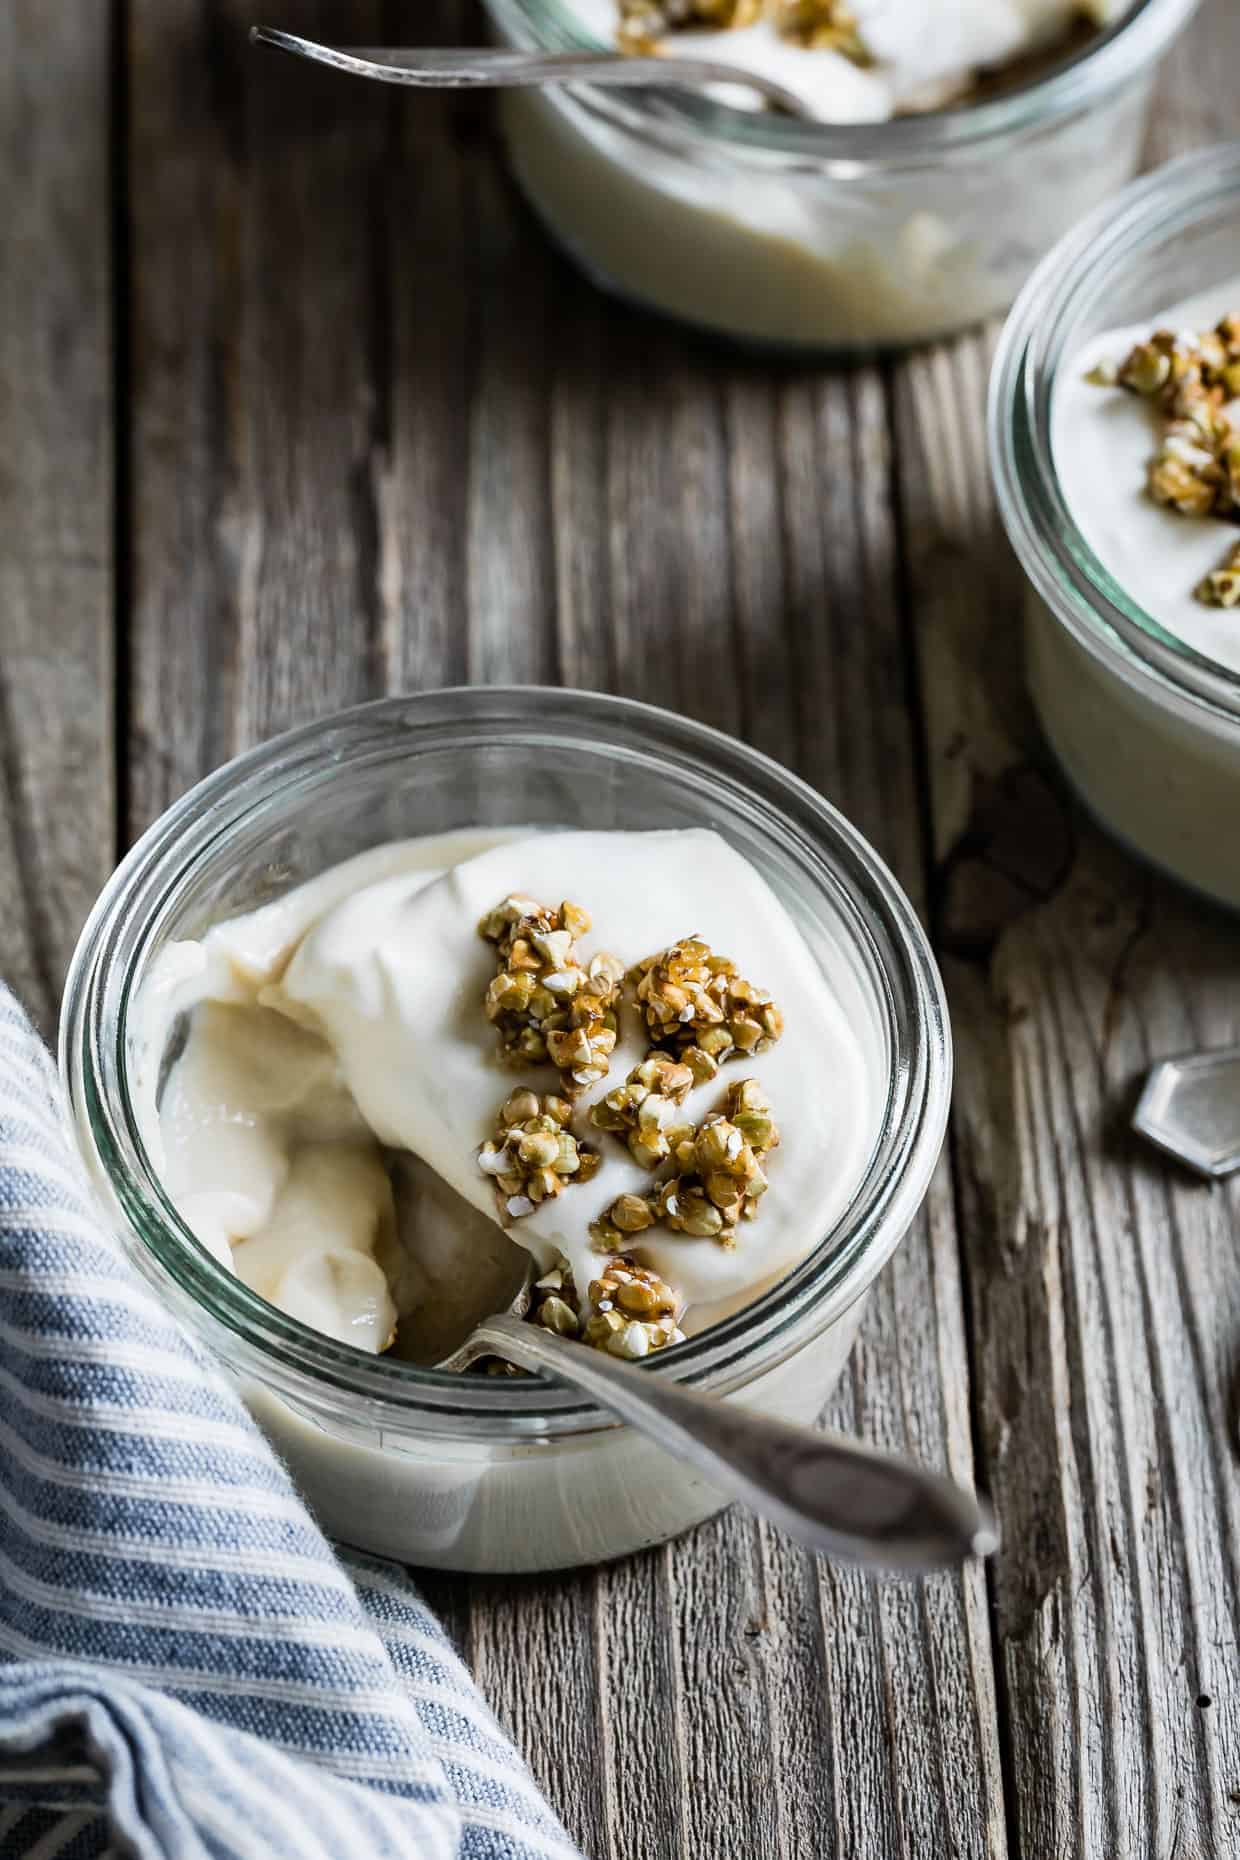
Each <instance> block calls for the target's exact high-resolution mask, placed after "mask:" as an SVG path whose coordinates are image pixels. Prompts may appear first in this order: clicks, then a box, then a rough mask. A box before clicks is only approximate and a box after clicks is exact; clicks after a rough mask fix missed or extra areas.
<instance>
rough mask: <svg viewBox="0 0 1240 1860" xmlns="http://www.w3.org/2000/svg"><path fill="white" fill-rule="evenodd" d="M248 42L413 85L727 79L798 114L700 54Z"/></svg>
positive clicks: (784, 99)
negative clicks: (678, 55)
mask: <svg viewBox="0 0 1240 1860" xmlns="http://www.w3.org/2000/svg"><path fill="white" fill-rule="evenodd" d="M250 39H251V41H252V42H253V43H254V44H255V45H270V46H274V47H275V49H276V50H277V51H280V52H293V53H294V54H295V55H296V56H297V57H299V58H308V59H310V60H311V61H312V62H313V63H314V64H319V65H327V66H329V67H330V68H331V69H332V70H333V71H342V72H345V73H346V74H347V75H349V76H351V77H364V78H373V79H375V80H376V81H377V82H379V83H381V84H405V85H409V86H411V87H412V88H414V89H421V90H497V89H509V88H512V87H514V86H515V87H522V86H527V87H528V86H530V85H534V86H541V85H544V84H580V83H590V84H611V85H627V84H638V85H650V84H671V85H673V86H676V85H680V86H685V87H687V88H689V89H691V90H702V89H705V88H706V87H707V86H709V85H711V84H729V85H731V86H732V87H733V88H734V89H735V88H736V86H738V85H739V86H741V88H743V89H745V90H750V91H754V92H756V93H757V95H758V96H760V97H762V98H763V99H764V100H765V101H766V102H767V103H768V104H771V105H772V106H773V107H774V108H775V109H777V110H780V111H782V112H783V113H784V114H785V115H788V116H804V115H805V113H806V112H805V104H804V102H803V101H802V99H801V98H799V97H798V96H797V95H796V93H795V91H790V90H787V89H785V87H784V86H783V85H782V84H778V83H776V82H775V80H774V79H773V78H768V77H765V76H763V75H762V74H761V73H759V72H754V71H746V70H744V69H742V68H741V67H739V66H736V65H731V64H724V63H721V62H716V61H713V60H710V59H705V58H660V57H650V58H646V57H635V56H631V55H629V54H628V53H620V52H537V51H535V52H527V51H504V50H497V49H495V48H493V47H489V46H482V47H475V46H461V47H459V48H456V49H453V48H449V47H444V46H428V47H426V48H422V47H419V46H396V45H359V46H350V47H348V48H347V49H346V48H345V47H344V46H340V45H321V44H319V43H318V41H317V40H315V39H302V38H299V37H298V36H297V34H296V33H292V32H280V31H278V30H277V29H276V28H275V27H274V26H251V28H250Z"/></svg>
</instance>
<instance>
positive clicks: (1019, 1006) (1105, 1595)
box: [894, 0, 1240, 1860]
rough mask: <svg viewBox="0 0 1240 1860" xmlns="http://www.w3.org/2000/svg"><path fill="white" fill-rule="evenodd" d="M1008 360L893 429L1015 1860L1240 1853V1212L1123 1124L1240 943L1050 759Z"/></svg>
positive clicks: (921, 360)
mask: <svg viewBox="0 0 1240 1860" xmlns="http://www.w3.org/2000/svg"><path fill="white" fill-rule="evenodd" d="M1237 55H1240V17H1237V15H1236V12H1235V9H1234V7H1232V6H1231V5H1230V4H1229V0H1216V3H1214V4H1207V6H1206V7H1205V9H1204V10H1203V13H1202V16H1201V18H1200V20H1199V22H1198V23H1197V25H1196V26H1195V28H1194V29H1193V31H1192V33H1191V34H1190V36H1189V37H1188V38H1187V39H1186V40H1185V42H1184V44H1183V46H1182V47H1181V48H1180V49H1179V50H1178V51H1177V53H1176V55H1175V57H1174V58H1173V60H1172V61H1171V62H1170V64H1169V67H1168V70H1167V73H1166V80H1165V90H1164V103H1163V107H1162V109H1161V110H1160V112H1159V115H1158V117H1157V126H1156V129H1155V133H1154V135H1153V138H1152V145H1153V147H1154V149H1155V151H1156V153H1157V154H1158V155H1159V156H1165V155H1167V154H1170V153H1173V152H1176V150H1177V149H1178V148H1180V147H1182V146H1185V145H1186V144H1188V143H1190V142H1197V141H1200V140H1201V139H1202V137H1203V135H1205V136H1208V135H1209V134H1210V133H1212V131H1217V132H1218V133H1223V131H1224V129H1226V130H1228V132H1230V130H1231V129H1232V128H1233V127H1234V103H1233V99H1232V97H1231V95H1230V75H1229V74H1230V73H1231V72H1234V70H1235V68H1236V64H1235V60H1236V57H1237ZM990 346H991V345H990V344H989V343H988V342H987V341H984V340H980V339H977V340H973V341H970V342H967V343H965V344H963V345H960V346H958V347H956V348H954V349H941V350H937V351H934V352H931V353H928V354H926V355H923V356H919V357H915V358H913V359H912V360H911V361H909V362H908V363H907V364H905V365H902V366H901V367H900V368H898V369H897V370H896V371H895V377H894V409H895V415H894V417H895V425H896V432H897V437H898V457H899V459H900V461H901V464H902V472H901V495H902V506H903V510H904V513H905V541H906V574H907V582H908V587H909V591H910V603H911V610H912V615H913V618H914V620H915V623H916V628H917V636H918V651H919V665H920V679H921V688H922V696H923V706H924V714H925V717H926V727H927V734H928V740H929V750H930V763H931V770H932V777H933V779H932V792H933V814H934V838H935V851H936V888H937V904H938V916H939V921H940V934H941V940H942V945H943V949H944V959H945V969H946V974H947V978H948V985H949V992H950V995H951V1002H952V1014H953V1021H954V1025H955V1029H956V1035H957V1044H958V1061H959V1063H958V1072H957V1079H958V1083H957V1092H956V1107H957V1109H956V1127H955V1150H954V1157H955V1165H956V1176H957V1184H958V1188H959V1205H960V1215H961V1223H962V1231H963V1234H964V1236H965V1239H966V1260H967V1282H968V1294H969V1296H968V1309H969V1312H970V1317H971V1324H972V1343H973V1354H974V1364H975V1374H976V1377H977V1399H978V1408H979V1416H980V1421H979V1441H980V1451H981V1464H982V1467H983V1470H984V1474H985V1477H986V1479H987V1481H988V1483H989V1484H990V1485H991V1487H992V1489H993V1491H994V1493H995V1496H996V1499H997V1502H998V1507H999V1513H1000V1518H1001V1522H1002V1526H1003V1531H1004V1537H1005V1544H1006V1547H1005V1551H1004V1553H1003V1555H1002V1557H1001V1558H1000V1559H999V1560H998V1561H997V1562H996V1564H995V1565H994V1568H993V1573H992V1584H993V1593H994V1600H995V1609H996V1631H997V1634H998V1641H999V1658H1000V1668H1001V1675H1002V1690H1003V1701H1004V1708H1005V1719H1006V1726H1005V1740H1006V1745H1007V1760H1008V1765H1009V1769H1008V1774H1009V1778H1010V1781H1011V1785H1012V1793H1013V1798H1014V1806H1013V1813H1014V1828H1015V1833H1016V1851H1017V1852H1018V1853H1020V1854H1022V1855H1031V1856H1034V1855H1036V1856H1039V1860H1040V1857H1041V1856H1043V1855H1052V1854H1069V1853H1071V1854H1091V1855H1092V1854H1108V1855H1109V1854H1116V1855H1119V1854H1123V1855H1125V1856H1133V1857H1134V1860H1135V1857H1137V1856H1141V1857H1145V1856H1148V1857H1149V1860H1154V1857H1155V1856H1158V1857H1159V1860H1163V1857H1164V1856H1168V1855H1172V1854H1177V1855H1178V1854H1182V1855H1185V1856H1187V1855H1194V1856H1195V1855H1202V1856H1204V1855H1207V1854H1209V1855H1214V1854H1222V1853H1224V1852H1227V1851H1230V1850H1231V1847H1232V1846H1233V1844H1234V1843H1235V1842H1236V1840H1237V1838H1238V1837H1240V1819H1238V1817H1240V1789H1238V1783H1240V1686H1238V1684H1237V1677H1238V1675H1237V1662H1236V1643H1237V1628H1238V1623H1240V1589H1238V1577H1237V1563H1238V1559H1240V1516H1238V1508H1237V1498H1236V1481H1235V1469H1234V1464H1233V1463H1232V1461H1231V1457H1230V1452H1229V1447H1228V1434H1229V1425H1230V1423H1229V1407H1230V1388H1231V1382H1232V1377H1233V1374H1234V1339H1235V1336H1236V1330H1237V1323H1238V1321H1240V1283H1238V1282H1237V1275H1236V1273H1235V1270H1234V1260H1235V1249H1234V1222H1235V1215H1236V1209H1237V1205H1238V1202H1240V1198H1238V1197H1237V1193H1236V1190H1235V1189H1234V1187H1229V1188H1224V1189H1219V1190H1217V1191H1214V1192H1213V1193H1212V1192H1210V1191H1209V1190H1206V1189H1203V1188H1201V1187H1200V1186H1197V1185H1195V1184H1193V1183H1191V1182H1190V1181H1188V1180H1187V1179H1186V1178H1184V1177H1182V1176H1180V1175H1177V1174H1176V1173H1175V1172H1174V1171H1173V1170H1171V1169H1170V1168H1167V1167H1164V1166H1162V1165H1160V1164H1159V1163H1158V1162H1157V1161H1156V1160H1155V1159H1154V1158H1153V1157H1152V1156H1151V1155H1149V1154H1148V1153H1146V1152H1143V1151H1142V1150H1141V1149H1140V1148H1139V1147H1138V1146H1137V1144H1136V1143H1135V1141H1134V1140H1133V1139H1132V1138H1131V1137H1129V1136H1128V1135H1127V1133H1126V1131H1125V1128H1124V1126H1125V1121H1126V1116H1127V1113H1128V1111H1129V1110H1130V1109H1131V1104H1132V1098H1133V1091H1134V1088H1135V1084H1136V1082H1137V1080H1138V1079H1139V1078H1140V1076H1141V1075H1142V1073H1143V1072H1144V1070H1145V1069H1146V1068H1147V1067H1148V1065H1149V1063H1150V1061H1151V1060H1152V1059H1153V1058H1155V1057H1157V1056H1159V1055H1160V1054H1164V1053H1167V1052H1174V1051H1177V1050H1182V1049H1184V1048H1185V1047H1191V1046H1195V1045H1199V1044H1202V1043H1214V1042H1222V1041H1228V1040H1234V1039H1236V1037H1237V1031H1236V1020H1237V1010H1236V1003H1235V990H1234V986H1233V984H1232V975H1233V972H1234V966H1235V929H1234V925H1233V924H1231V923H1229V922H1226V921H1224V920H1222V919H1220V918H1219V917H1218V916H1216V915H1215V914H1212V913H1210V912H1208V911H1207V910H1205V909H1204V908H1203V907H1200V906H1197V905H1194V904H1193V903H1192V902H1191V901H1189V900H1186V899H1185V898H1183V897H1182V896H1180V895H1179V894H1178V893H1177V892H1176V891H1175V890H1174V889H1173V888H1172V887H1170V886H1169V885H1166V884H1164V883H1162V882H1160V881H1157V880H1155V879H1154V878H1153V877H1152V876H1151V875H1150V874H1149V873H1147V872H1145V871H1144V870H1143V869H1141V868H1140V867H1138V866H1137V865H1136V864H1135V863H1134V862H1132V861H1131V860H1129V859H1128V858H1127V857H1126V856H1125V855H1123V854H1122V853H1120V852H1119V851H1118V850H1117V849H1115V848H1113V847H1112V846H1110V845H1109V844H1107V843H1106V842H1104V841H1103V839H1102V838H1101V837H1100V835H1099V834H1098V833H1097V832H1096V831H1095V830H1094V829H1093V828H1092V827H1091V826H1090V825H1088V824H1087V823H1086V822H1085V821H1084V820H1083V819H1082V818H1081V817H1080V815H1079V813H1078V812H1077V811H1075V810H1074V809H1073V808H1072V807H1071V806H1070V804H1069V803H1068V802H1067V800H1066V798H1065V797H1064V795H1063V793H1062V790H1061V788H1060V786H1059V784H1058V782H1057V779H1056V778H1055V776H1054V775H1053V773H1052V772H1051V771H1049V770H1048V768H1047V767H1046V763H1045V757H1044V753H1043V751H1042V750H1041V749H1040V747H1039V745H1038V743H1037V740H1036V735H1035V732H1034V730H1033V728H1032V722H1031V718H1030V716H1029V712H1028V708H1027V704H1026V701H1025V699H1024V696H1023V693H1022V690H1021V685H1020V672H1019V625H1020V612H1021V599H1022V596H1021V589H1020V586H1019V575H1018V572H1017V571H1016V569H1015V565H1014V564H1013V563H1012V561H1011V559H1010V557H1009V556H1008V553H1007V551H1006V548H1005V547H1004V546H1003V545H1002V543H1001V539H1000V537H999V535H998V529H997V522H996V517H995V512H994V509H993V505H992V500H991V497H990V493H989V489H988V484H987V478H986V471H985V461H984V450H983V442H982V426H981V421H982V408H983V392H984V382H985V374H986V367H987V362H988V359H989V353H990Z"/></svg>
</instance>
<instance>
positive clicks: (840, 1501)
mask: <svg viewBox="0 0 1240 1860" xmlns="http://www.w3.org/2000/svg"><path fill="white" fill-rule="evenodd" d="M471 1342H474V1343H478V1344H484V1345H486V1346H488V1347H489V1348H492V1349H494V1350H495V1352H496V1353H497V1354H498V1355H502V1356H504V1357H506V1358H507V1359H508V1360H509V1361H510V1362H513V1363H518V1364H520V1366H521V1368H523V1369H532V1370H534V1371H536V1372H538V1373H541V1374H543V1375H548V1376H553V1377H554V1378H555V1379H556V1380H557V1381H559V1382H567V1383H568V1384H569V1385H570V1386H571V1387H573V1388H576V1389H580V1390H581V1391H582V1393H583V1394H587V1395H591V1396H593V1397H594V1399H595V1400H596V1401H599V1402H601V1403H602V1404H603V1406H604V1407H606V1408H609V1409H610V1410H611V1412H612V1413H613V1414H616V1415H619V1416H620V1417H621V1418H622V1419H623V1420H625V1421H628V1422H630V1423H631V1425H632V1426H634V1427H636V1428H638V1429H639V1430H640V1431H641V1432H642V1433H643V1434H645V1435H646V1436H647V1437H648V1438H649V1439H651V1440H653V1441H655V1442H656V1443H657V1444H658V1445H659V1446H661V1447H664V1448H666V1450H667V1451H668V1452H669V1453H670V1454H672V1455H674V1457H675V1458H677V1459H679V1460H683V1461H685V1462H687V1463H688V1464H689V1465H692V1466H695V1467H696V1468H697V1469H698V1471H699V1472H702V1473H704V1474H705V1475H706V1477H707V1478H708V1479H709V1480H710V1482H711V1484H712V1485H714V1486H716V1487H718V1489H719V1490H720V1491H721V1492H726V1493H727V1494H728V1495H729V1497H731V1498H735V1499H740V1500H741V1501H742V1502H743V1503H744V1504H746V1505H748V1506H749V1507H750V1508H751V1509H752V1510H753V1511H756V1512H759V1513H761V1515H762V1516H763V1517H765V1518H769V1519H770V1520H771V1521H772V1523H774V1524H777V1525H779V1527H780V1529H781V1530H784V1531H786V1532H787V1533H788V1535H789V1536H790V1537H795V1538H796V1539H797V1540H798V1541H799V1542H800V1543H803V1544H806V1545H807V1546H808V1547H809V1548H810V1549H811V1550H815V1551H819V1552H821V1554H822V1555H823V1556H828V1557H831V1558H833V1559H834V1560H835V1561H837V1562H849V1563H862V1564H869V1565H873V1566H877V1567H884V1568H887V1569H894V1570H900V1571H903V1572H905V1573H907V1574H915V1573H917V1572H919V1571H923V1570H931V1569H942V1568H946V1567H948V1566H949V1565H952V1564H955V1563H959V1562H962V1561H963V1560H964V1558H965V1557H968V1556H987V1555H989V1554H990V1552H991V1551H992V1550H994V1549H995V1548H997V1545H998V1536H997V1533H996V1530H995V1525H994V1520H993V1517H992V1515H991V1513H990V1509H989V1507H988V1506H987V1505H986V1504H985V1503H984V1502H983V1501H982V1500H979V1499H978V1498H976V1497H975V1496H973V1495H972V1494H971V1493H969V1492H966V1491H965V1490H964V1488H963V1487H962V1486H959V1485H957V1484H956V1483H955V1481H954V1480H952V1479H949V1478H947V1477H945V1476H944V1475H943V1474H941V1473H935V1472H931V1471H930V1470H929V1469H928V1468H926V1467H923V1466H918V1465H917V1464H915V1463H914V1462H913V1461H911V1460H906V1459H901V1458H898V1457H897V1456H896V1455H895V1454H889V1453H880V1452H877V1451H876V1450H875V1449H873V1448H871V1447H866V1446H863V1445H862V1444H861V1443H860V1442H859V1441H855V1440H850V1439H849V1438H847V1436H845V1435H842V1434H828V1433H820V1432H818V1431H817V1430H815V1429H813V1428H809V1427H795V1426H793V1425H792V1424H791V1423H789V1422H787V1421H777V1420H772V1419H770V1418H769V1417H768V1416H766V1415H763V1414H758V1413H756V1412H755V1410H754V1409H752V1408H745V1407H742V1406H741V1405H740V1404H738V1403H736V1402H732V1401H721V1400H719V1399H718V1398H717V1397H716V1396H712V1395H699V1394H696V1393H695V1392H693V1391H692V1390H689V1389H683V1388H680V1387H678V1386H677V1384H675V1383H674V1382H669V1381H667V1380H666V1379H665V1378H664V1377H662V1376H652V1375H649V1374H647V1373H646V1371H645V1370H643V1369H642V1368H640V1367H639V1366H638V1365H637V1364H634V1363H628V1362H624V1361H622V1360H621V1359H619V1358H617V1357H614V1356H607V1355H605V1354H603V1353H602V1352H601V1351H598V1350H587V1349H583V1348H582V1346H581V1345H580V1344H579V1343H573V1342H569V1341H567V1340H566V1339H565V1338H563V1337H558V1336H556V1335H555V1334H554V1332H551V1331H547V1330H542V1329H539V1328H538V1327H537V1326H534V1325H531V1324H528V1323H525V1322H524V1321H522V1320H521V1319H519V1318H513V1317H507V1316H504V1317H497V1318H491V1319H488V1321H487V1322H486V1323H485V1324H481V1325H479V1327H478V1329H477V1331H476V1332H475V1333H474V1337H473V1338H472V1339H471Z"/></svg>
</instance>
